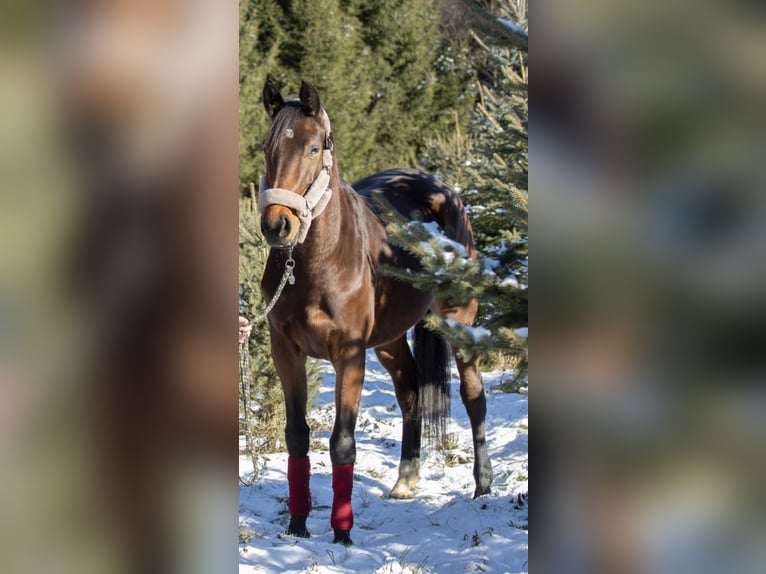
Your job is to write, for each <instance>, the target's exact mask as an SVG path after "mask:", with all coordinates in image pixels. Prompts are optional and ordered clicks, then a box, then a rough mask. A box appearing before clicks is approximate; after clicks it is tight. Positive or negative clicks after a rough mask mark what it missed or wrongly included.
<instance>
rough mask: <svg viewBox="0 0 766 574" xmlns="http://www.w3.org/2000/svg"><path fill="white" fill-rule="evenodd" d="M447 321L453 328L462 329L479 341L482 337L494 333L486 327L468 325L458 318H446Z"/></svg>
mask: <svg viewBox="0 0 766 574" xmlns="http://www.w3.org/2000/svg"><path fill="white" fill-rule="evenodd" d="M445 323H447V325H448V326H449V327H450V328H452V329H462V330H463V331H465V332H466V333H468V334H470V335H471V337H473V340H474V341H476V342H477V343H478V342H479V341H481V340H482V339H485V338H487V337H489V336H490V335H492V331H490V330H489V329H487V328H485V327H481V326H479V327H468V326H466V325H464V324H463V323H461V322H460V321H457V320H456V319H446V320H445Z"/></svg>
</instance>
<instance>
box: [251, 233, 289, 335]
mask: <svg viewBox="0 0 766 574" xmlns="http://www.w3.org/2000/svg"><path fill="white" fill-rule="evenodd" d="M293 269H295V259H293V248H292V247H291V248H290V250H289V251H288V252H287V261H285V272H284V273H282V280H281V281H280V282H279V285H278V286H277V290H276V291H275V292H274V296H273V297H272V298H271V301H269V304H268V305H266V309H264V310H263V311H262V312H260V313H259V314H258V315H257V316H256V317H255V318H254V319H253V323H255V322H258V321H263V320H264V319H265V318H266V316H267V315H268V314H269V313H271V310H272V309H273V308H274V306H275V305H276V304H277V301H278V300H279V296H280V295H281V294H282V291H284V289H285V286H286V285H287V284H288V283H289V284H290V285H295V275H294V274H293Z"/></svg>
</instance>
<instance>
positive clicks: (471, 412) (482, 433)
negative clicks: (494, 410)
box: [434, 299, 492, 498]
mask: <svg viewBox="0 0 766 574" xmlns="http://www.w3.org/2000/svg"><path fill="white" fill-rule="evenodd" d="M478 308H479V305H478V303H477V302H476V301H475V300H473V301H471V302H470V303H468V304H467V305H465V306H463V307H455V306H449V305H447V302H446V301H445V300H443V299H436V300H435V301H434V310H435V311H436V312H437V313H439V315H441V316H442V317H444V318H446V319H455V320H457V321H460V322H461V323H463V324H464V325H473V323H474V320H475V319H476V313H477V312H478ZM456 351H457V349H454V348H453V354H454V355H455V361H456V363H457V370H458V373H459V374H460V398H461V399H462V401H463V405H465V410H466V412H467V413H468V419H469V420H470V422H471V433H472V434H473V452H474V463H473V477H474V480H475V481H476V490H475V491H474V494H473V496H474V498H476V497H477V496H481V495H482V494H487V493H489V491H490V485H491V484H492V464H491V463H490V462H489V455H488V454H487V437H486V429H485V418H486V416H487V398H486V396H485V394H484V383H483V382H482V380H481V372H480V371H479V357H478V356H474V357H471V358H470V359H468V360H464V359H462V358H461V357H460V355H458V354H457V352H456Z"/></svg>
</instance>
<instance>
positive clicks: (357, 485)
mask: <svg viewBox="0 0 766 574" xmlns="http://www.w3.org/2000/svg"><path fill="white" fill-rule="evenodd" d="M323 369H324V374H323V382H322V386H321V388H320V390H319V393H318V395H317V400H316V403H317V404H316V407H315V408H314V409H312V410H311V412H310V415H309V418H310V425H311V427H312V429H313V432H312V450H311V453H310V456H311V471H312V477H311V490H312V498H313V507H314V509H313V511H312V513H311V515H310V516H309V519H308V522H307V526H308V529H309V531H310V532H311V534H312V537H311V538H309V539H302V538H301V539H299V538H294V537H282V533H283V532H284V530H285V528H286V526H287V523H288V521H289V515H288V512H287V478H286V470H287V454H286V453H278V454H272V455H267V457H266V460H265V461H264V468H263V469H262V470H261V473H260V476H259V478H258V481H257V482H256V483H255V484H254V485H253V486H241V487H240V510H239V521H240V533H241V537H243V538H244V539H245V540H246V541H241V543H240V558H239V571H240V573H242V574H249V573H251V572H252V573H256V572H257V573H259V574H260V573H273V574H277V573H280V574H281V573H283V572H294V573H299V572H318V573H325V572H326V573H368V572H372V573H415V572H418V573H423V574H425V573H444V572H450V573H452V572H489V573H517V572H527V571H528V565H527V543H528V533H527V524H528V511H527V500H526V493H527V491H528V482H527V473H528V469H527V464H528V454H527V444H528V443H527V438H528V430H527V426H528V419H527V397H526V396H524V395H519V394H511V393H501V392H499V391H494V390H493V387H494V386H495V385H497V384H498V383H501V382H502V381H503V380H504V378H505V377H506V376H507V373H503V372H487V373H483V377H484V382H485V386H486V388H487V444H488V448H489V455H490V459H491V460H492V465H493V469H494V482H493V484H492V493H491V494H489V495H486V496H483V497H481V498H479V499H476V500H473V499H472V496H473V489H474V480H473V474H472V471H473V447H472V441H471V430H470V425H469V423H468V418H467V416H466V413H465V409H464V408H463V406H462V404H461V403H460V399H459V396H460V395H459V384H458V379H457V372H456V370H455V369H454V368H453V377H452V378H453V384H452V387H453V388H452V396H453V407H452V421H451V423H450V428H449V432H450V433H453V435H454V439H455V440H454V441H453V442H454V445H451V446H454V448H451V449H450V450H441V451H439V450H434V449H432V448H429V447H427V446H426V447H425V449H424V450H425V453H424V454H423V456H422V459H421V465H422V466H421V478H420V482H419V483H418V485H417V487H416V493H415V497H414V498H413V499H412V500H391V499H388V498H386V494H387V493H388V491H389V490H390V488H391V487H392V486H393V484H394V482H395V481H396V476H397V468H398V464H399V449H400V442H399V440H400V437H401V428H402V420H401V415H400V413H399V408H398V405H397V404H396V397H395V395H394V390H393V386H392V384H391V382H390V379H389V377H388V374H387V373H386V371H385V370H384V369H383V368H382V367H381V365H380V364H379V363H378V361H377V359H376V357H375V355H374V353H372V352H369V353H368V355H367V369H366V375H365V387H364V392H363V396H362V409H361V411H360V414H359V421H358V424H357V430H356V441H357V462H356V467H355V469H354V493H353V504H354V513H355V525H354V528H353V530H352V531H351V537H352V539H353V541H354V545H353V546H351V547H348V548H346V547H343V546H340V545H337V544H333V543H332V536H333V534H332V529H331V528H330V506H331V504H332V488H331V463H330V455H329V451H328V444H329V437H330V430H331V428H332V422H333V412H334V411H333V406H332V405H333V389H334V374H333V371H332V367H331V365H329V363H323ZM424 446H425V445H424ZM252 470H253V467H252V462H251V461H250V459H249V457H246V456H242V457H240V474H241V475H243V477H245V478H246V477H247V475H248V474H250V473H252Z"/></svg>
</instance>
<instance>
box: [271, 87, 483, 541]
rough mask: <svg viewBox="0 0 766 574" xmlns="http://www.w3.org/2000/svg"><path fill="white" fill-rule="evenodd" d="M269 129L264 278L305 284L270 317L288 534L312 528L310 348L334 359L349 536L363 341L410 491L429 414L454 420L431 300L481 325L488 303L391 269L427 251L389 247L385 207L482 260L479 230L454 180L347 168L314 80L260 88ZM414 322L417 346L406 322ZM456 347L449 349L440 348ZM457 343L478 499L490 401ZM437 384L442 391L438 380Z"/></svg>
mask: <svg viewBox="0 0 766 574" xmlns="http://www.w3.org/2000/svg"><path fill="white" fill-rule="evenodd" d="M263 104H264V106H265V108H266V111H267V112H268V114H269V116H270V117H271V120H272V121H271V127H270V129H269V131H268V133H267V135H266V137H265V139H264V141H263V152H264V155H265V159H266V174H265V176H264V177H263V178H262V180H261V184H260V193H259V197H258V211H259V213H260V214H261V231H262V233H263V236H264V238H265V239H266V242H267V243H268V245H269V246H270V251H269V256H268V260H267V263H266V268H265V272H264V276H263V279H262V282H261V288H262V292H263V295H264V298H265V300H267V301H271V300H272V299H273V297H274V296H275V294H276V292H277V288H278V286H279V284H280V282H281V278H283V277H285V276H286V275H285V266H286V265H287V264H288V263H289V264H290V266H291V267H292V266H293V265H294V271H293V276H294V278H295V282H294V284H289V285H286V286H285V288H284V290H283V292H282V293H281V295H280V296H279V298H278V300H277V301H276V304H275V305H274V307H273V309H272V310H271V312H270V314H269V315H268V322H269V328H270V334H271V354H272V357H273V360H274V366H275V367H276V370H277V373H278V375H279V378H280V381H281V384H282V390H283V392H284V398H285V407H286V418H287V421H286V427H285V439H286V443H287V450H288V454H289V457H288V465H287V466H288V468H287V481H288V493H289V497H288V506H289V511H290V524H289V526H288V528H287V534H289V535H294V536H300V537H308V536H309V532H308V530H307V529H306V518H307V517H308V514H309V512H310V510H311V492H310V489H309V475H310V463H309V457H308V451H309V426H308V424H307V422H306V408H307V407H306V403H307V389H306V358H307V357H309V356H311V357H316V358H320V359H326V360H329V361H330V362H332V365H333V367H334V369H335V374H336V379H335V424H334V426H333V431H332V435H331V437H330V459H331V461H332V488H333V503H332V512H331V519H330V524H331V526H332V528H333V530H334V533H335V538H334V542H336V543H341V544H344V545H349V544H351V543H352V542H351V537H350V531H351V528H352V526H353V510H352V506H351V491H352V483H353V469H354V462H355V459H356V443H355V439H354V430H355V427H356V420H357V413H358V411H359V404H360V399H361V393H362V383H363V379H364V368H365V350H366V349H368V348H373V349H374V350H375V353H376V355H377V357H378V359H379V360H380V362H381V364H382V365H383V366H384V367H385V368H386V370H387V371H388V372H389V374H390V375H391V378H392V380H393V383H394V388H395V391H396V398H397V402H398V403H399V407H400V409H401V411H402V416H403V431H402V447H401V459H400V463H399V475H398V479H397V481H396V484H395V485H394V487H393V489H392V490H391V492H390V497H392V498H400V499H401V498H411V497H412V496H413V491H412V488H413V486H414V485H415V483H416V482H417V480H418V477H419V471H420V447H421V434H422V424H423V419H424V415H423V412H421V409H423V411H424V412H425V413H426V416H425V419H426V421H429V422H430V424H432V425H435V426H438V425H441V427H442V428H444V420H445V418H446V417H447V416H448V401H447V400H444V399H445V397H444V393H446V397H447V398H448V397H449V372H448V367H449V354H448V349H447V348H446V343H445V342H444V340H443V339H442V338H441V336H439V335H437V334H436V333H434V332H433V331H431V330H429V329H426V328H425V327H423V324H422V319H423V317H424V316H425V315H426V313H427V312H428V311H429V309H430V310H432V311H433V312H435V313H438V314H439V315H441V316H442V317H445V318H449V319H454V320H457V321H459V322H460V323H462V324H465V325H473V324H474V322H475V319H476V313H477V310H478V303H477V301H475V300H470V301H466V302H464V303H463V304H460V305H454V304H450V302H448V301H447V300H446V299H442V298H435V297H433V296H432V295H431V294H430V293H427V292H424V291H421V290H418V289H416V288H415V287H413V286H412V285H411V284H409V283H407V282H404V281H401V280H397V279H394V278H392V277H391V276H390V275H387V274H386V273H384V270H383V267H384V266H386V265H390V266H397V267H400V268H405V269H406V268H409V269H413V270H417V269H419V268H420V264H419V262H418V260H417V259H416V258H415V257H414V256H413V255H411V254H409V253H408V252H406V251H405V250H403V249H401V248H399V247H397V246H395V245H393V244H391V243H390V242H389V240H388V238H387V235H386V228H385V226H384V222H383V221H382V217H383V214H384V211H385V210H383V209H381V208H380V205H381V203H380V202H379V201H377V200H376V199H375V198H376V197H379V196H382V197H383V198H384V199H385V202H386V203H388V204H389V205H390V206H392V207H393V208H394V209H396V211H398V212H399V213H401V214H403V215H405V216H406V217H407V218H410V219H412V218H416V219H419V220H421V221H424V222H432V221H435V222H437V223H438V225H439V226H440V228H441V229H442V230H443V231H444V233H445V234H446V235H447V236H448V237H449V238H450V239H452V240H453V241H456V242H458V243H460V244H461V245H462V246H463V247H464V248H465V251H466V253H467V254H468V255H469V256H470V257H472V258H474V257H475V256H476V251H475V248H474V241H473V233H472V231H471V225H470V222H469V221H468V217H467V215H466V212H465V209H464V207H463V204H462V202H461V201H460V198H459V197H458V196H457V195H456V194H455V193H454V192H453V191H452V190H451V189H450V188H449V187H448V186H446V185H445V184H443V183H442V182H440V181H438V180H436V179H435V178H433V177H432V176H430V175H428V174H426V173H423V172H421V171H417V170H413V169H394V170H389V171H384V172H380V173H376V174H373V175H370V176H368V177H365V178H364V179H362V180H360V181H358V182H356V183H355V184H354V185H353V187H352V186H351V185H349V184H348V183H346V182H345V181H343V180H342V179H341V177H340V175H339V170H338V162H337V156H336V153H337V152H336V147H335V138H334V135H333V133H332V128H331V125H330V120H329V117H328V115H327V113H326V112H325V110H324V109H323V108H322V106H321V104H320V99H319V95H318V93H317V91H316V89H315V88H314V87H313V86H312V85H311V84H309V83H308V82H305V81H304V82H301V87H300V96H299V97H298V98H291V99H288V100H287V101H285V99H283V97H282V95H281V94H280V91H279V88H278V87H277V86H276V84H275V82H274V80H273V78H271V77H269V78H268V79H267V81H266V84H265V86H264V89H263ZM415 325H417V327H416V329H415V352H414V357H413V353H412V352H411V351H410V348H409V345H408V343H407V331H408V329H409V328H411V327H413V326H415ZM440 348H441V349H446V351H443V352H439V349H440ZM455 351H456V349H453V354H454V355H455V360H456V363H457V369H458V372H459V375H460V396H461V398H462V401H463V404H464V405H465V408H466V410H467V412H468V417H469V419H470V422H471V431H472V433H473V446H474V469H473V474H474V479H475V482H476V489H475V491H474V497H477V496H480V495H483V494H486V493H488V492H489V491H490V484H491V482H492V467H491V464H490V461H489V456H488V454H487V446H486V438H485V427H484V419H485V415H486V398H485V394H484V386H483V383H482V379H481V374H480V372H479V358H478V357H476V356H474V357H471V358H470V359H465V358H463V357H461V355H459V354H457V353H456V352H455ZM434 385H436V387H434Z"/></svg>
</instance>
